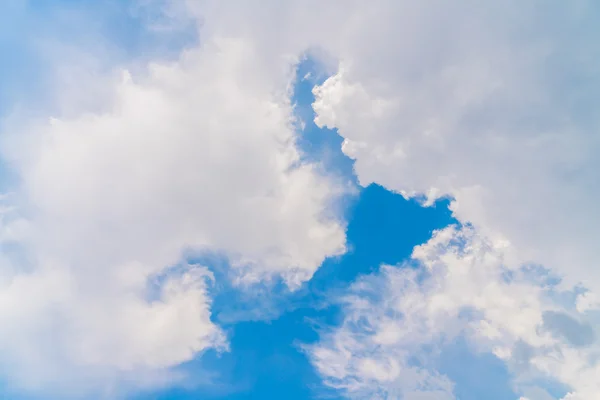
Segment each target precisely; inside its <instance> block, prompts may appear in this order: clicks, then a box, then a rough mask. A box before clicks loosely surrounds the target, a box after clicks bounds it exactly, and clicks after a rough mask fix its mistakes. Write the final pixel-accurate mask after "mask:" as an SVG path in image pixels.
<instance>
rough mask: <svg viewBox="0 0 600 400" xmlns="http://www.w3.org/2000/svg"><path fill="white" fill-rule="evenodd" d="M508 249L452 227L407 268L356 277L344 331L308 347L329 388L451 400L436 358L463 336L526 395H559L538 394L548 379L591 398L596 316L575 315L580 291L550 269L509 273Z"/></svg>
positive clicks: (575, 395) (417, 252)
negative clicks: (567, 288) (496, 361)
mask: <svg viewBox="0 0 600 400" xmlns="http://www.w3.org/2000/svg"><path fill="white" fill-rule="evenodd" d="M505 250H506V247H505V244H503V243H495V242H492V241H489V240H487V239H485V238H484V237H482V236H481V235H479V234H478V233H477V232H476V231H475V230H474V229H473V228H472V227H465V228H462V229H458V228H456V227H453V226H452V227H449V228H446V229H444V230H442V231H438V232H436V233H435V234H434V236H433V238H432V239H431V240H430V241H429V242H428V243H426V244H424V245H421V246H417V247H416V248H415V249H414V252H413V256H412V261H411V262H409V263H407V264H406V265H403V268H396V267H391V266H384V267H383V268H382V270H381V272H380V274H377V275H373V276H367V277H364V278H363V279H361V280H359V281H358V282H357V283H355V284H354V286H353V288H352V290H351V291H350V293H349V294H348V295H347V296H346V297H345V298H344V299H343V304H344V310H345V311H344V313H345V316H344V321H343V323H342V325H341V326H339V327H337V328H335V329H333V330H331V331H329V332H324V335H323V338H322V340H321V343H319V344H318V345H316V346H314V347H310V348H308V350H309V354H310V355H311V358H312V360H313V362H314V363H315V365H316V367H317V368H318V370H319V371H320V373H321V374H322V375H324V377H325V378H326V382H327V383H328V384H329V385H331V386H334V387H336V388H339V389H341V390H343V391H344V392H345V393H346V394H347V395H348V396H349V397H352V398H389V399H400V398H402V399H417V398H418V399H454V398H455V397H454V395H453V383H452V382H451V381H450V380H449V379H448V378H447V377H445V376H443V375H441V374H440V373H439V372H438V371H437V365H438V364H437V360H438V357H439V355H440V353H442V352H443V351H444V348H445V346H449V345H452V343H453V342H454V340H456V339H457V338H459V337H462V338H466V340H467V341H468V343H469V344H470V345H471V347H472V349H473V351H479V352H490V353H493V354H494V355H495V356H496V357H498V358H500V359H502V360H503V361H505V362H506V363H507V366H508V367H509V370H510V371H511V374H512V376H513V379H514V381H513V385H514V387H515V390H516V391H517V392H520V393H521V394H523V395H526V396H527V397H528V398H529V397H531V398H552V397H550V396H549V395H547V393H546V394H545V395H546V396H547V397H542V394H539V393H544V391H543V389H542V388H538V387H536V385H537V383H536V382H539V381H540V380H543V379H550V380H555V381H557V382H560V383H561V384H563V385H566V387H568V388H570V390H571V392H570V393H569V394H568V395H567V396H566V397H565V399H580V398H581V399H591V398H594V397H595V395H596V394H597V393H599V392H600V386H599V384H598V379H597V377H598V374H599V373H600V363H599V362H598V358H597V355H598V354H599V353H598V352H599V351H600V345H599V343H598V341H597V339H596V334H597V328H598V324H597V322H598V321H597V318H594V315H593V314H584V313H579V312H577V311H576V310H575V303H574V295H573V293H568V292H564V291H561V289H560V288H559V285H558V284H557V281H556V280H555V279H553V278H551V277H550V276H549V275H547V273H546V272H545V271H543V270H540V269H538V268H533V267H529V268H527V267H523V268H519V269H517V270H514V269H508V268H506V266H505V265H504V264H503V259H504V255H505V253H504V252H505ZM569 299H570V300H569ZM456 367H457V368H460V365H457V366H456ZM536 392H537V393H538V394H537V395H535V397H533V395H532V394H531V393H536Z"/></svg>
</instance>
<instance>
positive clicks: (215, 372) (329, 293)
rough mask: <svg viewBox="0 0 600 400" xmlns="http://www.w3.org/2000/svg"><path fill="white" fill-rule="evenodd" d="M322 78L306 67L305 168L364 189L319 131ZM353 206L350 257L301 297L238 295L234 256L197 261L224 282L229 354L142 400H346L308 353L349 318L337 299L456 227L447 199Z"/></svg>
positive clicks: (302, 110) (264, 292)
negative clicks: (312, 166) (313, 165)
mask: <svg viewBox="0 0 600 400" xmlns="http://www.w3.org/2000/svg"><path fill="white" fill-rule="evenodd" d="M319 70H320V69H319V66H318V65H317V64H316V63H315V62H314V61H313V60H311V59H310V58H309V59H306V60H305V61H303V62H302V63H301V64H300V65H299V67H298V74H297V82H296V89H295V91H294V97H293V102H294V103H295V105H296V106H295V111H296V113H297V116H298V118H299V119H300V120H302V121H303V124H302V125H303V128H302V129H301V132H300V133H301V134H300V138H299V142H298V143H299V147H300V148H301V150H302V151H303V153H304V157H305V159H309V160H311V161H318V162H320V163H322V165H323V167H324V168H325V169H326V170H327V172H333V173H335V174H337V175H338V176H342V177H345V178H347V179H349V180H352V181H353V182H356V180H355V177H354V174H353V171H352V166H353V163H352V160H350V159H348V158H347V157H346V156H345V155H344V154H343V153H342V152H341V149H340V144H341V140H342V139H341V138H340V136H339V135H337V133H336V132H335V131H334V130H328V129H320V128H318V127H317V126H316V125H315V124H314V122H313V120H314V114H313V111H312V107H311V104H312V102H313V101H314V97H313V95H312V88H313V87H314V85H315V84H318V83H321V82H322V81H323V80H324V79H325V78H326V77H325V76H324V75H322V74H320V73H319ZM345 205H346V207H347V209H346V211H345V217H346V218H347V220H348V227H347V231H346V234H347V242H348V249H349V250H348V252H347V253H346V254H345V255H343V256H341V257H335V258H330V259H327V260H326V261H325V262H324V263H323V265H321V267H320V268H319V269H318V270H317V272H316V273H315V275H314V276H313V277H312V279H311V280H310V281H309V282H307V283H306V284H305V285H304V286H303V287H302V288H300V289H299V290H297V291H295V292H293V293H291V292H289V291H288V290H287V289H286V287H285V286H284V285H283V284H282V283H281V282H276V283H275V285H274V286H272V285H268V284H267V285H264V286H256V287H253V288H252V290H240V289H237V288H234V287H232V286H231V284H229V283H228V282H229V280H228V279H227V273H228V272H227V271H228V265H227V260H226V258H225V257H223V256H221V255H218V254H212V255H204V256H202V257H196V258H195V259H193V261H194V262H198V263H200V264H204V265H208V266H209V267H210V268H211V270H212V271H213V273H214V274H215V278H216V279H215V286H214V287H213V296H214V297H213V298H214V302H213V307H212V308H213V319H214V321H215V322H216V323H218V324H219V325H220V326H222V327H223V328H224V329H225V331H226V332H227V334H228V338H229V340H230V349H229V351H228V352H223V353H220V354H219V353H217V352H215V351H208V352H206V353H204V354H203V355H201V356H199V357H197V358H196V359H195V360H193V361H192V362H190V363H187V364H186V365H183V366H181V368H182V369H183V370H185V371H186V372H187V373H189V374H191V379H190V382H189V385H190V386H186V385H183V386H182V387H179V388H173V389H169V390H166V391H163V392H161V393H153V394H145V395H143V396H140V397H139V399H140V400H143V399H156V400H182V399H197V398H203V399H212V398H227V399H311V398H317V397H318V398H321V397H324V398H332V399H336V398H339V394H337V393H336V392H335V391H332V390H331V389H330V388H328V387H326V386H325V385H324V384H323V383H322V380H321V378H320V377H319V376H318V374H317V373H316V371H315V370H314V368H313V367H312V365H311V364H310V362H309V360H308V358H307V356H306V354H305V353H304V352H303V351H302V349H301V345H303V344H310V343H315V342H316V341H318V339H319V336H318V331H319V330H320V328H323V327H326V326H333V325H336V324H338V323H339V322H340V318H341V310H340V309H339V307H338V305H337V304H335V303H334V302H333V301H332V300H333V299H334V298H335V297H336V296H337V295H338V294H339V293H342V292H343V291H344V290H345V289H346V288H347V287H348V286H349V285H351V284H352V283H353V282H354V281H355V280H356V278H357V277H358V276H360V275H364V274H370V273H374V272H377V270H378V268H379V266H380V265H381V264H392V265H394V264H398V263H401V262H402V261H403V260H405V259H407V258H408V257H409V256H410V254H411V252H412V249H413V247H414V246H415V245H418V244H421V243H423V242H425V241H427V240H428V239H429V238H430V237H431V234H432V232H433V230H435V229H440V228H443V227H444V226H447V225H448V224H450V223H453V222H454V220H453V219H452V216H451V212H450V211H449V209H448V201H447V200H442V201H440V202H438V203H436V204H435V205H434V206H433V207H427V208H424V207H422V206H421V205H420V204H419V203H418V202H417V201H414V200H410V201H407V200H405V199H404V198H403V197H402V196H400V195H398V194H394V193H391V192H389V191H387V190H385V189H384V188H382V187H380V186H377V185H371V186H369V187H367V188H363V189H360V190H359V192H358V194H357V195H356V196H355V197H353V198H352V199H351V200H349V201H347V202H346V203H345ZM194 381H195V382H196V385H194Z"/></svg>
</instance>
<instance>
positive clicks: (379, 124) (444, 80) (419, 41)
mask: <svg viewBox="0 0 600 400" xmlns="http://www.w3.org/2000/svg"><path fill="white" fill-rule="evenodd" d="M373 3H374V5H372V6H369V10H370V12H365V13H364V15H363V17H362V18H361V19H359V20H352V22H350V21H348V22H347V24H344V25H342V26H341V27H337V30H338V31H342V32H344V34H345V35H346V36H345V38H346V42H345V43H346V44H345V45H344V46H338V47H332V51H334V52H336V53H335V55H336V57H337V58H338V59H339V60H340V70H339V72H338V73H337V74H335V75H334V76H333V77H331V78H330V79H329V80H328V81H327V82H325V83H324V84H323V85H322V86H321V87H319V88H317V89H316V90H315V94H316V95H317V100H316V102H315V104H314V108H315V110H316V111H317V114H318V116H317V122H318V123H319V124H321V125H326V126H328V127H336V128H338V129H339V132H340V134H341V135H342V136H343V137H344V138H345V143H344V147H343V150H344V152H345V153H346V154H347V155H349V156H350V157H352V158H354V159H356V172H357V174H358V177H359V180H360V182H361V183H363V184H365V185H366V184H368V183H370V182H377V183H379V184H382V185H384V186H385V187H387V188H389V189H391V190H395V191H398V192H402V193H405V194H407V195H411V194H415V193H425V194H428V195H430V196H434V197H435V196H444V195H450V196H452V197H454V198H455V199H456V202H455V204H454V211H455V215H456V216H457V217H458V218H459V219H460V220H462V221H469V222H472V223H473V224H475V225H476V226H477V227H478V228H479V229H482V230H484V231H485V232H486V234H488V235H490V236H494V237H503V238H505V239H507V240H508V241H510V243H511V244H512V245H513V251H514V255H515V259H514V260H513V261H514V262H515V264H516V265H518V264H519V262H527V261H533V262H537V263H541V264H543V265H545V266H547V267H550V268H552V269H553V270H555V271H556V272H557V273H559V274H560V275H563V276H564V277H565V279H566V281H565V283H567V282H568V283H570V284H573V283H579V282H583V283H584V284H585V285H587V286H588V287H589V288H590V289H593V290H595V291H597V290H600V276H599V275H598V268H596V266H597V264H598V259H599V258H600V253H599V250H598V246H596V240H595V232H596V231H597V226H598V224H599V223H600V219H599V215H600V214H598V213H597V212H596V211H595V209H596V205H595V203H596V199H597V198H598V196H599V195H600V193H599V192H598V190H597V187H598V185H597V184H596V182H597V181H598V180H600V176H599V175H598V171H600V168H599V164H598V157H596V156H595V154H596V153H597V152H598V150H599V140H598V135H597V131H598V129H599V128H600V121H599V119H598V116H597V113H596V112H595V111H594V110H595V109H596V108H597V107H598V104H599V103H600V101H599V100H600V98H599V97H598V95H597V93H598V88H599V86H600V85H599V84H600V79H599V78H598V75H597V74H596V73H595V72H594V67H593V66H594V65H596V64H597V63H598V60H599V58H600V48H599V47H598V43H597V41H594V40H592V39H591V38H593V37H597V36H598V33H599V32H598V28H597V24H596V23H595V22H594V21H595V20H596V17H597V16H598V15H599V13H600V9H598V7H597V3H595V2H586V1H576V2H568V3H563V2H559V3H553V4H552V5H548V4H547V3H545V2H544V3H540V2H536V1H533V2H527V3H523V2H509V3H502V5H500V3H494V4H492V3H489V2H486V3H485V4H484V3H474V2H469V1H465V2H459V3H458V4H457V3H452V4H450V3H443V2H435V1H434V2H422V3H419V4H418V5H415V4H414V2H411V3H410V4H409V2H386V1H378V2H373ZM588 39H589V40H588Z"/></svg>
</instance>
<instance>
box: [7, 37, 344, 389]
mask: <svg viewBox="0 0 600 400" xmlns="http://www.w3.org/2000/svg"><path fill="white" fill-rule="evenodd" d="M253 46H254V42H253V41H252V39H251V38H250V39H248V40H245V39H243V38H219V37H216V36H213V37H203V43H202V46H201V47H200V48H195V49H191V50H188V51H185V52H184V53H182V55H181V57H180V58H179V59H178V60H177V61H175V62H172V63H154V64H150V65H149V66H148V68H147V71H146V72H145V73H137V74H131V73H129V72H126V71H125V72H123V73H122V74H121V75H122V76H121V77H119V78H118V79H115V78H114V76H113V75H110V74H109V76H106V75H102V74H91V76H89V77H88V78H89V79H91V80H93V82H92V84H90V82H89V81H87V80H86V81H82V82H81V88H82V90H80V91H79V93H77V90H76V89H77V88H73V87H70V89H74V90H75V91H74V92H71V91H69V92H68V93H67V95H64V94H63V95H62V96H59V97H60V101H61V102H62V104H64V105H65V107H63V108H62V109H64V110H66V111H67V112H65V114H64V115H59V116H57V117H53V118H50V119H48V120H36V121H33V122H31V121H25V122H23V121H19V120H18V118H15V119H13V120H9V121H7V122H6V123H5V128H4V129H3V134H2V138H1V140H2V153H3V157H4V159H5V160H7V162H8V163H9V164H10V166H11V168H12V171H13V172H14V173H15V174H17V175H18V177H19V181H20V184H19V186H18V187H16V188H13V189H14V193H13V195H11V196H10V197H8V198H7V199H6V201H7V202H8V203H9V204H10V205H11V206H14V210H12V211H10V212H7V213H6V218H4V224H3V226H2V228H3V235H2V237H3V239H4V241H3V246H4V247H5V248H7V249H11V251H10V252H7V253H6V255H5V257H4V259H3V266H2V268H1V269H0V271H1V273H2V276H1V278H2V279H1V281H0V298H1V299H3V300H2V301H1V302H0V303H1V304H2V307H1V308H0V356H1V359H2V361H1V362H0V365H1V366H2V369H3V372H4V373H5V374H6V376H7V377H8V379H10V380H11V382H12V383H13V384H14V385H15V386H17V387H25V388H27V389H37V388H40V389H48V388H51V389H53V390H57V391H61V390H65V391H66V392H67V393H66V394H68V393H71V394H73V393H76V394H78V395H81V393H87V394H88V395H89V392H86V391H89V390H93V391H94V392H95V393H96V394H98V393H101V391H102V390H107V389H106V388H107V387H110V386H111V385H112V384H116V387H117V389H115V390H118V386H119V385H120V384H121V383H122V382H123V381H125V382H126V383H127V384H130V385H134V386H135V385H147V384H150V385H156V384H162V383H164V382H163V381H165V380H168V379H170V378H169V377H170V375H169V374H168V373H167V371H164V374H163V376H162V378H161V380H158V383H157V381H156V380H155V379H154V378H155V376H156V375H155V374H154V373H155V372H156V371H163V370H164V369H165V368H169V367H171V366H175V365H178V364H180V363H182V362H185V361H188V360H190V359H192V358H193V357H194V356H195V355H196V354H198V353H200V352H202V351H203V350H206V349H209V348H217V349H223V348H225V346H226V339H225V337H224V335H223V333H222V332H221V331H220V329H219V328H218V327H217V326H215V325H214V324H213V323H212V322H211V320H210V299H209V297H208V294H207V284H208V281H207V280H210V274H209V272H208V271H207V269H206V268H204V267H202V266H186V264H185V260H182V255H183V254H184V252H186V251H187V250H200V251H202V250H211V251H220V252H223V253H225V254H226V255H227V256H228V257H229V258H230V260H231V263H232V268H233V269H232V272H231V277H232V279H236V280H237V281H238V282H239V283H240V284H251V283H252V282H255V281H258V280H265V279H266V280H268V279H270V278H271V277H273V276H275V275H277V276H281V277H283V279H285V281H286V282H287V284H288V285H289V286H290V287H291V288H294V287H296V286H297V285H299V284H301V283H302V282H304V281H306V280H307V279H309V278H310V277H311V275H312V274H313V272H314V271H315V270H316V269H317V268H318V267H319V265H320V264H321V262H322V261H323V259H324V258H325V257H327V256H331V255H336V254H339V253H341V252H343V251H344V243H345V235H344V226H343V223H341V222H340V221H339V220H338V219H337V218H336V216H335V215H333V214H332V213H331V212H330V206H331V203H332V202H333V201H335V199H336V197H337V196H338V195H339V194H340V193H342V192H343V191H344V188H343V187H342V186H340V184H339V182H336V181H335V180H333V179H331V178H329V177H326V176H323V175H322V174H321V173H320V172H318V169H319V168H318V166H315V165H310V164H306V163H303V162H301V161H300V154H299V152H298V150H297V148H296V146H295V131H294V126H293V125H294V121H293V117H292V115H293V110H292V105H291V104H290V101H289V92H288V90H289V85H290V82H291V81H292V80H293V78H294V77H293V62H294V60H293V59H291V58H282V59H280V60H279V61H278V62H276V63H267V62H265V60H264V59H262V58H260V57H258V56H257V54H256V52H255V51H254V47H253ZM96 89H97V90H96ZM97 94H98V96H97V97H95V96H96V95H97ZM82 99H84V100H85V99H93V101H91V102H89V103H84V104H94V107H92V108H89V107H88V108H87V109H86V108H85V107H81V106H80V104H79V102H80V101H81V100H82ZM74 102H75V103H74ZM17 234H18V235H19V236H18V237H16V238H15V235H17ZM11 235H12V236H11ZM182 264H183V265H182ZM172 267H175V268H172ZM165 377H166V378H165ZM175 378H176V377H175ZM115 393H116V392H113V391H109V393H107V394H106V395H107V396H108V397H113V396H116V394H115ZM66 394H65V395H66Z"/></svg>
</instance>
